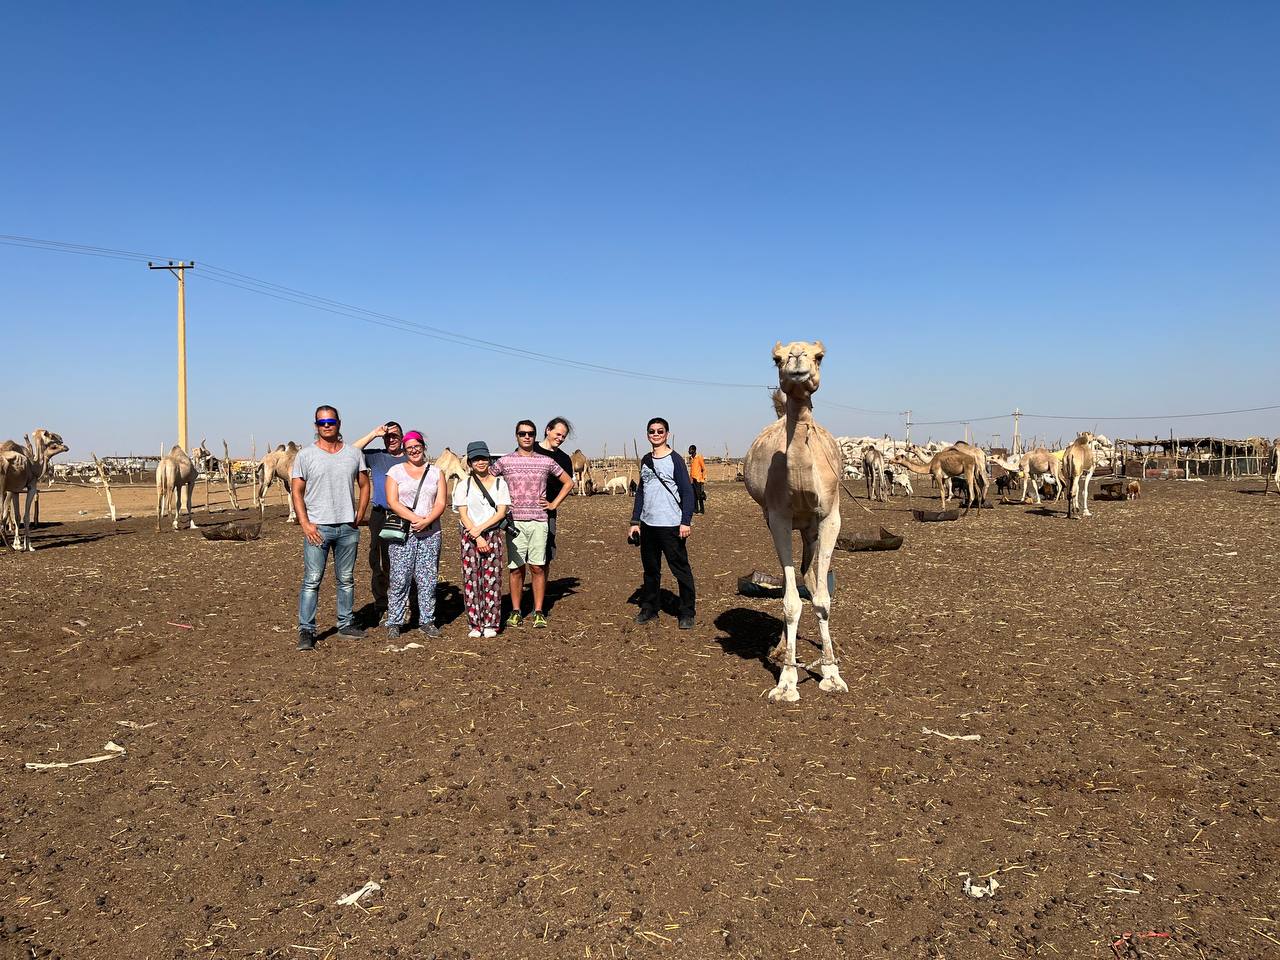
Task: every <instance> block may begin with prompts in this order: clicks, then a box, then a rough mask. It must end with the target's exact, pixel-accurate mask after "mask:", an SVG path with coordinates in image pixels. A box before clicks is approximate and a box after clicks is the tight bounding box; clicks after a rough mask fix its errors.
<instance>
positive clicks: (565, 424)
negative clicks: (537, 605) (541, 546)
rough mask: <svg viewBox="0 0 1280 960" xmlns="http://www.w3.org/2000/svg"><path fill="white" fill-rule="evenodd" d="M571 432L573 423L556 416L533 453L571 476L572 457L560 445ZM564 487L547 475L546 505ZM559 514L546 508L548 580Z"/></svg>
mask: <svg viewBox="0 0 1280 960" xmlns="http://www.w3.org/2000/svg"><path fill="white" fill-rule="evenodd" d="M572 433H573V424H571V423H570V422H569V421H568V420H566V419H565V418H564V417H556V418H555V419H554V420H551V421H549V422H548V423H547V426H546V429H545V430H544V431H543V433H542V440H541V442H539V443H537V444H536V445H535V446H534V448H533V452H534V453H540V454H542V455H543V456H544V457H550V458H551V459H552V460H554V461H555V462H556V463H558V464H559V465H560V469H561V470H563V471H564V472H565V474H566V475H567V476H570V477H572V476H573V459H572V458H571V457H570V456H569V455H568V454H567V453H565V452H564V451H563V450H561V449H560V447H561V446H562V445H563V444H564V442H565V440H567V439H568V438H569V436H570V435H571V434H572ZM563 487H564V483H563V481H561V480H560V478H559V477H555V476H548V477H547V493H546V496H544V497H543V500H544V501H545V504H544V505H546V506H548V507H549V505H550V504H551V503H552V501H555V502H557V503H558V502H559V501H558V500H556V498H557V497H559V496H560V490H561V489H562V488H563ZM558 515H559V511H558V510H551V509H548V510H547V562H546V563H545V564H543V573H544V574H545V576H546V578H547V580H548V582H549V581H550V580H551V561H552V560H554V559H555V558H556V518H557V516H558Z"/></svg>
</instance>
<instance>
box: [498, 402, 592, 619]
mask: <svg viewBox="0 0 1280 960" xmlns="http://www.w3.org/2000/svg"><path fill="white" fill-rule="evenodd" d="M537 436H538V428H537V427H535V426H534V425H533V421H532V420H521V421H520V422H519V423H517V424H516V449H515V450H514V451H512V452H511V453H508V454H507V455H506V456H505V457H502V458H501V459H499V460H498V461H497V462H496V463H494V464H491V465H490V467H489V472H490V473H492V474H493V475H494V476H495V477H505V478H506V480H507V487H508V489H510V491H511V519H512V528H511V529H509V530H508V531H507V569H508V570H509V571H510V580H511V584H510V587H511V613H510V615H509V616H508V617H507V626H508V627H518V626H520V624H522V623H523V622H524V617H523V616H522V615H521V613H520V606H521V600H522V599H523V597H524V572H525V568H526V567H527V568H528V570H529V579H530V581H532V586H533V612H532V613H531V614H529V622H530V623H531V624H533V625H534V626H535V627H545V626H546V625H547V615H546V613H545V612H544V611H543V609H542V604H543V601H544V600H545V599H546V595H547V568H546V563H547V511H549V510H550V511H554V510H555V509H556V508H557V507H559V506H560V503H561V501H563V500H564V498H565V497H567V496H568V495H569V494H570V493H571V492H572V491H573V473H572V472H569V473H565V471H564V470H563V469H561V467H560V464H558V463H556V462H555V460H553V459H551V458H550V457H543V456H539V454H538V453H537V452H536V451H535V450H534V449H533V444H534V440H536V439H537ZM548 477H555V478H556V479H558V480H560V482H561V483H563V484H564V486H562V487H561V488H560V492H559V493H558V494H557V495H556V498H555V499H554V500H552V501H550V502H549V503H548V502H547V499H546V493H547V478H548Z"/></svg>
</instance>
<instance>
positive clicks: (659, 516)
mask: <svg viewBox="0 0 1280 960" xmlns="http://www.w3.org/2000/svg"><path fill="white" fill-rule="evenodd" d="M652 462H653V470H650V469H649V464H647V463H646V464H644V465H643V466H642V467H641V468H640V482H641V483H642V484H644V508H643V510H642V511H641V513H640V522H641V523H643V524H646V525H648V526H650V527H678V526H680V516H681V515H680V501H679V500H677V499H676V498H677V497H679V496H680V491H679V489H678V488H677V487H676V466H675V460H674V459H673V458H672V456H671V454H667V455H666V456H665V457H654V458H653V460H652ZM655 471H656V474H655ZM659 478H661V479H659Z"/></svg>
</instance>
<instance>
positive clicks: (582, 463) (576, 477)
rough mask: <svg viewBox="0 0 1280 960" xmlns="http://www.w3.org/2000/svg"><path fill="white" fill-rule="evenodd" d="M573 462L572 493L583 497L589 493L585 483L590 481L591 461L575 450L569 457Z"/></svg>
mask: <svg viewBox="0 0 1280 960" xmlns="http://www.w3.org/2000/svg"><path fill="white" fill-rule="evenodd" d="M569 459H570V460H572V461H573V484H574V486H573V492H574V493H576V494H578V495H579V496H583V497H585V496H586V495H587V494H588V493H590V492H591V491H589V490H588V489H587V481H588V480H590V479H591V461H590V460H588V459H587V455H586V454H585V453H583V452H582V451H581V450H575V451H573V453H572V454H571V455H570V457H569Z"/></svg>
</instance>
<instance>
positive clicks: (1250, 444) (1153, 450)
mask: <svg viewBox="0 0 1280 960" xmlns="http://www.w3.org/2000/svg"><path fill="white" fill-rule="evenodd" d="M1270 451H1271V446H1270V444H1269V443H1268V442H1267V441H1266V440H1265V439H1263V438H1262V437H1248V438H1246V439H1244V440H1233V439H1230V438H1227V437H1175V436H1173V435H1172V434H1170V435H1169V436H1168V437H1152V438H1150V439H1141V438H1137V439H1132V440H1117V441H1116V459H1117V460H1118V461H1120V462H1121V464H1122V467H1121V470H1120V472H1123V473H1124V475H1125V476H1130V477H1140V478H1143V479H1159V478H1165V479H1181V478H1184V477H1203V478H1206V479H1207V478H1209V477H1221V478H1224V479H1228V480H1230V479H1235V478H1238V477H1259V476H1261V475H1262V471H1263V470H1264V469H1265V468H1266V464H1267V457H1268V455H1269V454H1270Z"/></svg>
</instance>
